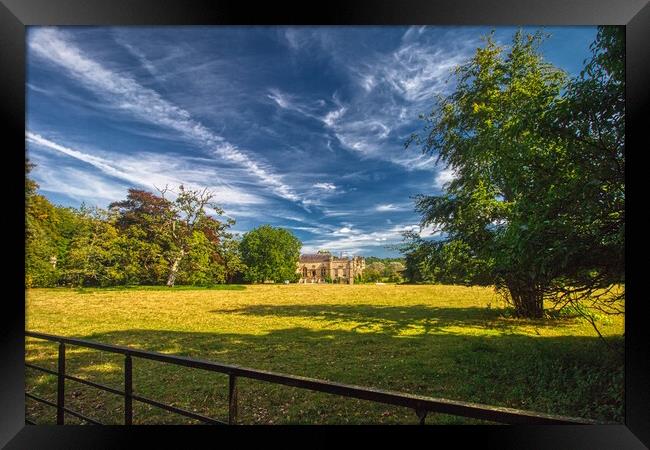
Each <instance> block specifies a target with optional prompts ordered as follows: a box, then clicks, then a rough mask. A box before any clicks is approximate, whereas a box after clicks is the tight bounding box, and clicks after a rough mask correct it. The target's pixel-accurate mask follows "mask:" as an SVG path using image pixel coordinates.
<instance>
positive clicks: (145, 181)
mask: <svg viewBox="0 0 650 450" xmlns="http://www.w3.org/2000/svg"><path fill="white" fill-rule="evenodd" d="M26 136H27V142H28V143H30V144H33V145H37V146H39V147H41V148H45V149H49V150H53V151H55V152H57V153H61V154H64V155H67V156H69V157H71V158H74V159H76V160H79V161H83V162H85V163H87V164H90V165H91V166H93V167H95V168H96V169H98V170H99V171H100V172H102V173H103V174H105V175H107V176H109V177H114V178H118V179H120V180H122V181H123V182H127V184H130V185H137V186H142V187H144V188H146V189H147V190H153V189H155V188H154V186H157V187H160V188H162V187H164V186H165V185H167V184H169V185H170V187H172V186H178V185H180V184H183V185H185V186H187V187H188V188H199V187H208V190H210V191H212V192H213V193H214V198H213V201H215V202H216V203H218V204H260V203H264V202H265V201H264V199H263V198H261V197H259V196H256V195H254V194H251V193H249V192H245V191H243V190H241V189H238V188H236V187H234V186H229V185H226V184H223V183H222V184H218V185H215V184H214V170H213V169H211V168H209V167H207V168H202V169H198V168H197V166H195V165H193V164H191V163H190V164H187V163H186V162H185V160H184V159H183V158H181V157H178V158H171V157H164V156H162V155H156V154H152V153H140V154H136V155H132V156H122V155H119V154H112V155H111V158H110V159H107V158H103V157H99V156H95V155H91V154H89V153H86V152H82V151H80V150H77V149H73V148H70V147H67V146H64V145H61V144H59V143H56V142H53V141H51V140H49V139H46V138H44V137H42V136H40V135H39V134H36V133H32V132H27V134H26ZM42 169H43V168H42V167H40V166H37V169H36V170H38V171H39V172H40V171H41V170H42ZM95 178H96V177H95ZM96 179H98V178H96ZM95 184H97V183H95ZM109 184H110V183H109V182H108V180H104V185H106V186H108V185H109ZM121 185H123V183H120V186H121ZM49 186H51V188H49V190H50V191H53V192H61V193H64V194H66V195H67V193H68V192H73V191H74V193H75V195H76V197H75V196H72V195H71V196H72V197H73V198H79V196H82V193H83V192H86V191H87V189H88V188H87V185H86V178H85V177H83V176H79V177H76V178H69V180H68V182H67V187H66V186H63V185H61V184H60V183H56V182H55V181H54V179H52V178H50V179H49ZM55 186H56V189H55ZM64 187H65V189H63V188H64ZM103 192H107V195H108V193H110V195H112V196H113V197H112V198H110V199H111V200H119V197H115V196H114V195H116V194H117V192H118V191H116V190H115V189H112V190H108V189H106V188H104V189H103ZM86 198H87V199H97V198H109V197H101V196H100V197H97V196H94V195H87V196H86Z"/></svg>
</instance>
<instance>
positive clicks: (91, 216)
mask: <svg viewBox="0 0 650 450" xmlns="http://www.w3.org/2000/svg"><path fill="white" fill-rule="evenodd" d="M32 168H33V165H32V164H30V163H29V161H27V160H26V174H27V175H29V172H30V170H31V169H32ZM37 189H38V185H37V184H36V183H35V182H34V181H33V180H31V179H30V178H29V176H26V181H25V200H26V204H25V207H26V217H25V218H26V224H25V234H26V236H25V237H26V239H25V285H26V287H53V286H100V287H104V286H119V285H167V286H170V287H171V286H174V285H175V284H184V285H198V286H209V285H214V284H222V283H237V282H264V281H277V282H279V281H284V280H289V281H296V280H295V278H296V273H295V272H296V267H297V266H296V264H297V261H298V258H299V255H300V248H301V245H302V244H301V242H300V241H299V240H298V239H297V238H296V237H295V236H294V235H293V234H291V233H290V232H289V231H287V230H284V229H278V228H273V227H271V226H268V225H265V226H261V227H259V228H257V229H253V230H251V231H249V232H248V233H245V234H244V235H243V237H241V238H239V237H238V236H236V235H235V234H233V233H232V232H230V231H229V230H230V228H231V227H232V226H233V225H234V224H235V221H234V220H232V219H230V218H224V216H223V213H224V212H223V210H222V209H221V208H220V207H219V206H218V205H216V204H215V203H213V202H212V201H211V200H212V198H213V194H212V193H210V192H208V191H207V189H203V190H191V189H186V188H185V187H184V186H179V187H178V189H177V190H176V191H175V192H172V190H171V189H169V188H168V187H165V188H164V189H158V194H154V193H152V192H147V191H144V190H140V189H129V190H128V194H127V196H126V199H124V200H121V201H117V202H113V203H111V204H110V205H109V207H108V209H100V208H96V207H93V208H88V207H86V206H83V205H82V206H81V207H80V208H70V207H62V206H56V205H53V204H52V203H51V202H50V201H49V200H48V199H47V198H45V197H44V196H42V195H40V194H38V193H37ZM171 194H174V197H175V198H174V199H173V200H171V199H169V198H168V197H169V196H170V195H171ZM208 211H210V212H211V214H208Z"/></svg>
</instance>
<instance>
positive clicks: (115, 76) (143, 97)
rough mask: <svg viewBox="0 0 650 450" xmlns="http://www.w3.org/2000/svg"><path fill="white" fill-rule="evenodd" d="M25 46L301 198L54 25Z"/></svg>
mask: <svg viewBox="0 0 650 450" xmlns="http://www.w3.org/2000/svg"><path fill="white" fill-rule="evenodd" d="M30 37H31V39H30V42H29V48H30V50H31V51H32V52H33V54H34V55H37V56H39V57H41V58H43V59H45V60H47V61H49V62H50V63H52V64H55V65H57V66H60V67H63V68H65V69H66V70H67V71H68V73H69V75H70V76H71V77H73V78H75V79H76V80H78V81H79V82H81V83H82V84H83V85H85V86H86V87H87V88H89V89H91V90H93V91H94V92H95V93H97V94H100V95H101V96H102V97H103V98H105V99H106V100H107V101H109V103H110V104H111V105H113V106H114V107H117V108H119V109H121V110H123V111H127V112H129V113H130V114H133V115H134V116H136V117H137V118H139V119H141V120H144V121H147V122H151V123H154V124H156V125H159V126H162V127H166V128H171V129H174V130H176V131H177V132H179V133H181V135H183V136H184V137H185V138H186V139H188V140H190V141H191V142H194V143H195V144H197V145H198V146H200V147H201V148H203V149H205V150H207V151H209V152H210V153H211V154H212V155H214V156H217V157H219V158H221V159H222V160H223V161H226V162H229V163H232V164H236V165H238V166H240V167H243V168H245V169H246V170H247V171H249V173H251V174H253V175H254V176H255V177H257V178H258V179H259V180H260V181H261V182H262V183H263V184H264V185H265V186H266V187H268V188H269V189H270V190H271V191H272V192H273V193H275V194H276V195H278V196H280V197H282V198H285V199H288V200H291V201H296V202H299V201H300V200H301V199H300V197H299V196H298V194H296V193H295V192H294V190H293V189H292V187H291V186H289V185H287V184H286V183H284V182H283V181H282V177H281V176H280V175H277V174H275V173H273V171H272V169H271V168H270V167H269V166H268V165H267V164H263V163H261V162H259V161H256V160H254V159H253V158H252V157H251V156H249V155H247V154H246V153H244V152H243V151H242V150H240V149H238V148H237V147H236V146H234V145H233V144H231V143H229V142H226V141H225V140H224V139H223V137H221V136H218V135H216V134H215V133H213V132H212V131H210V130H209V129H208V128H206V127H205V126H204V125H203V124H201V123H200V122H199V121H197V120H195V119H193V118H192V117H191V115H190V113H189V112H188V111H186V110H184V109H182V108H180V107H178V106H176V105H174V104H172V103H170V102H168V101H167V100H165V99H164V98H163V97H162V96H161V95H160V94H159V93H158V92H156V91H154V90H152V89H149V88H146V87H144V86H142V85H140V84H139V83H138V82H136V81H135V80H134V79H133V78H131V77H128V76H126V75H123V74H121V73H118V72H116V71H112V70H110V69H107V68H106V67H105V66H104V65H102V64H100V63H99V62H97V61H95V60H93V59H92V58H91V57H89V56H88V55H86V54H84V53H83V52H82V51H81V50H80V49H79V48H78V47H76V46H75V45H74V44H73V43H71V42H70V41H69V40H68V39H67V38H66V35H65V34H64V33H63V32H61V31H59V30H57V29H54V28H39V29H36V30H35V31H34V32H33V33H31V34H30Z"/></svg>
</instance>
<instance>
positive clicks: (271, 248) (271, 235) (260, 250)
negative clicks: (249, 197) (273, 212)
mask: <svg viewBox="0 0 650 450" xmlns="http://www.w3.org/2000/svg"><path fill="white" fill-rule="evenodd" d="M301 247H302V243H301V242H300V240H299V239H298V238H297V237H296V236H294V235H293V233H291V232H290V231H288V230H285V229H284V228H274V227H272V226H270V225H262V226H260V227H258V228H255V229H253V230H251V231H249V232H247V233H245V234H244V236H243V237H242V240H241V243H240V249H241V255H242V260H243V262H244V264H246V271H245V273H244V279H245V280H246V281H249V282H253V283H259V282H264V281H275V282H283V281H285V280H289V281H297V279H298V278H299V274H297V272H296V269H297V268H298V258H299V257H300V248H301Z"/></svg>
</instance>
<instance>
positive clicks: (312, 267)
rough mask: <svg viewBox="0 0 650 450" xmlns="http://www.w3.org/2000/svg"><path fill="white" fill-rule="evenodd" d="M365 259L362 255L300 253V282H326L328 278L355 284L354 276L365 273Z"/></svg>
mask: <svg viewBox="0 0 650 450" xmlns="http://www.w3.org/2000/svg"><path fill="white" fill-rule="evenodd" d="M365 266H366V263H365V260H364V259H363V258H362V257H360V256H355V257H353V258H337V257H336V256H333V255H331V254H328V253H318V254H315V255H300V260H299V261H298V270H297V272H298V273H299V274H300V281H299V283H325V280H326V279H327V278H329V279H331V280H332V282H334V283H348V284H353V283H354V278H355V277H356V276H358V275H361V274H362V273H363V269H364V268H365Z"/></svg>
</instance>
